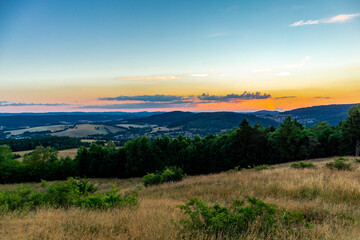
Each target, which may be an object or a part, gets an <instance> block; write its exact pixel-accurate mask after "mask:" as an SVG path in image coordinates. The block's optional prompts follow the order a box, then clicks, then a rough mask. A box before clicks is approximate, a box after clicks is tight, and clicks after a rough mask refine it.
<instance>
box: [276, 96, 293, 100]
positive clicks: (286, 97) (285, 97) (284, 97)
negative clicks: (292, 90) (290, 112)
mask: <svg viewBox="0 0 360 240" xmlns="http://www.w3.org/2000/svg"><path fill="white" fill-rule="evenodd" d="M289 98H296V96H283V97H276V98H274V99H289Z"/></svg>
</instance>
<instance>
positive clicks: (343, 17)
mask: <svg viewBox="0 0 360 240" xmlns="http://www.w3.org/2000/svg"><path fill="white" fill-rule="evenodd" d="M359 16H360V13H353V14H339V15H337V16H334V17H331V18H326V19H318V20H307V21H305V20H300V21H298V22H294V23H292V24H290V25H289V26H290V27H299V26H304V25H314V24H320V23H344V22H349V21H351V20H353V19H355V18H357V17H359Z"/></svg>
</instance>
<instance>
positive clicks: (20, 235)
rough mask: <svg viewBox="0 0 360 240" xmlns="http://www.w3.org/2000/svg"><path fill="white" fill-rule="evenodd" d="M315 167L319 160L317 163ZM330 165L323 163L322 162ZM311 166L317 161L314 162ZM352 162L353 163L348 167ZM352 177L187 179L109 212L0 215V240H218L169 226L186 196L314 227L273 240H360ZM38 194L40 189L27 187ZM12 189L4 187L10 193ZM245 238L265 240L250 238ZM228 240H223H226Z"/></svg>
mask: <svg viewBox="0 0 360 240" xmlns="http://www.w3.org/2000/svg"><path fill="white" fill-rule="evenodd" d="M317 161H318V160H317ZM325 161H329V159H324V160H323V161H318V162H321V163H323V162H325ZM315 162H316V161H315ZM351 162H352V163H353V161H351ZM353 165H354V166H356V167H354V170H353V171H336V170H328V169H325V168H322V167H318V168H317V169H304V170H302V169H290V168H289V167H284V166H277V167H276V168H275V169H269V170H262V171H253V170H250V171H243V172H236V173H220V174H210V175H202V176H194V177H188V178H187V179H185V180H183V181H181V182H177V183H167V184H162V185H159V186H152V187H148V188H145V189H143V190H142V191H141V192H140V195H139V206H137V207H134V208H124V209H113V210H109V211H89V210H81V209H76V208H74V209H67V210H65V209H39V210H38V211H36V212H31V213H27V214H20V213H8V214H5V215H3V216H0V238H2V239H194V238H196V239H220V238H215V236H208V235H206V234H205V233H203V232H195V233H194V232H192V233H189V232H187V233H182V232H181V229H180V228H179V227H177V226H176V225H175V224H173V223H172V221H173V222H179V221H180V219H183V218H184V217H185V216H184V215H183V214H182V212H181V211H180V210H179V208H177V206H178V205H181V204H183V203H185V202H187V201H188V200H189V199H190V198H192V197H197V198H200V199H202V200H204V201H206V202H207V203H209V204H214V203H220V204H222V205H229V204H230V203H231V202H232V201H233V200H234V199H243V198H244V197H245V196H247V195H248V196H254V197H257V198H260V199H262V200H263V201H265V202H269V203H274V204H276V205H278V206H279V207H282V208H286V209H288V210H291V211H295V210H297V211H301V212H302V213H303V214H304V215H305V216H306V218H307V219H308V220H310V221H311V222H312V223H313V224H314V227H313V228H312V229H310V230H307V229H305V228H303V229H302V228H300V229H298V231H297V232H289V231H287V230H286V229H285V228H281V227H280V228H279V232H278V233H277V236H278V237H277V238H276V239H360V208H359V205H360V169H359V166H360V164H357V163H353ZM94 181H96V182H100V183H102V185H101V189H103V190H104V189H108V188H109V186H110V185H111V184H116V185H117V186H119V187H122V188H124V189H125V190H126V189H133V188H135V187H136V186H137V185H139V184H141V179H128V180H121V179H94ZM33 186H35V187H38V186H39V184H33ZM14 187H16V185H2V186H0V188H2V189H4V188H6V189H9V188H14ZM252 230H254V231H253V232H252V231H251V230H250V233H249V235H248V237H247V239H266V237H265V236H260V235H258V234H257V233H256V226H255V227H254V228H253V229H252ZM224 239H226V238H224Z"/></svg>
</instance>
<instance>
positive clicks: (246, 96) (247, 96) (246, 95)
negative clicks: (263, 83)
mask: <svg viewBox="0 0 360 240" xmlns="http://www.w3.org/2000/svg"><path fill="white" fill-rule="evenodd" d="M267 98H271V95H270V94H267V93H260V92H255V93H251V92H247V91H245V92H243V93H242V94H235V93H232V94H227V95H224V96H221V95H220V96H217V95H210V94H208V93H203V94H202V95H200V96H198V99H200V100H202V101H215V102H231V101H241V100H252V99H267Z"/></svg>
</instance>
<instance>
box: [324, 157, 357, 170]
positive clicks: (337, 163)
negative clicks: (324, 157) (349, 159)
mask: <svg viewBox="0 0 360 240" xmlns="http://www.w3.org/2000/svg"><path fill="white" fill-rule="evenodd" d="M325 167H327V168H329V169H337V170H351V163H346V162H344V160H341V159H335V160H334V161H333V162H328V163H326V165H325Z"/></svg>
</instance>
